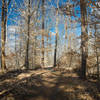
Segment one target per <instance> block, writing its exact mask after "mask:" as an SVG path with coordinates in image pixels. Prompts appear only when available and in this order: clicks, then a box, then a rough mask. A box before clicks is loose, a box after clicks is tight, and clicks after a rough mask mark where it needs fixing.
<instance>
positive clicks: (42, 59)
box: [41, 0, 44, 67]
mask: <svg viewBox="0 0 100 100" xmlns="http://www.w3.org/2000/svg"><path fill="white" fill-rule="evenodd" d="M42 30H44V0H42ZM43 32H44V31H43ZM43 32H42V58H41V62H42V67H44V33H43Z"/></svg>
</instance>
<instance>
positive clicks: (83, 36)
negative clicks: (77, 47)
mask: <svg viewBox="0 0 100 100" xmlns="http://www.w3.org/2000/svg"><path fill="white" fill-rule="evenodd" d="M80 9H81V53H82V56H81V57H82V59H81V78H83V79H85V78H86V64H87V56H88V47H87V40H88V35H87V20H86V19H87V11H86V2H85V0H80Z"/></svg>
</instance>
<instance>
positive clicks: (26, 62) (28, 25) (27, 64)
mask: <svg viewBox="0 0 100 100" xmlns="http://www.w3.org/2000/svg"><path fill="white" fill-rule="evenodd" d="M27 27H28V32H27V43H26V45H27V46H26V58H25V67H26V68H27V69H28V68H29V38H30V0H29V1H28V22H27Z"/></svg>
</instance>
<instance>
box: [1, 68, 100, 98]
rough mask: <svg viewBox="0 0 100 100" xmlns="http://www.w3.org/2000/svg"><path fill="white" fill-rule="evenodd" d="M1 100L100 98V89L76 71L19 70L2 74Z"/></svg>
mask: <svg viewBox="0 0 100 100" xmlns="http://www.w3.org/2000/svg"><path fill="white" fill-rule="evenodd" d="M0 100H100V91H99V88H98V87H97V83H96V81H95V80H90V79H87V80H81V79H80V78H79V76H78V75H77V74H76V73H75V72H73V71H65V72H61V71H53V70H46V69H44V70H43V69H42V70H35V71H34V70H16V71H9V72H7V73H5V74H1V75H0Z"/></svg>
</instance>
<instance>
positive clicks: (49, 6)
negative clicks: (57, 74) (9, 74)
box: [0, 0, 100, 78]
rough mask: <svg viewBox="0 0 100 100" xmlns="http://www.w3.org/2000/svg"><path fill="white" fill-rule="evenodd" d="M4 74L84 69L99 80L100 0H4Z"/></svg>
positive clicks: (0, 9)
mask: <svg viewBox="0 0 100 100" xmlns="http://www.w3.org/2000/svg"><path fill="white" fill-rule="evenodd" d="M0 13H1V14H0V22H1V24H0V25H1V26H0V30H1V32H0V33H1V34H0V37H1V42H0V43H1V45H0V48H1V49H0V51H1V57H0V61H1V70H8V69H20V68H24V69H25V68H26V69H35V68H45V67H58V68H65V69H73V68H80V71H81V74H82V75H81V77H83V78H86V74H96V75H97V77H98V78H99V51H100V40H99V37H100V36H99V35H100V30H99V27H100V24H99V22H100V2H99V1H98V0H77V1H76V0H54V1H52V0H21V1H19V0H0Z"/></svg>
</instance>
